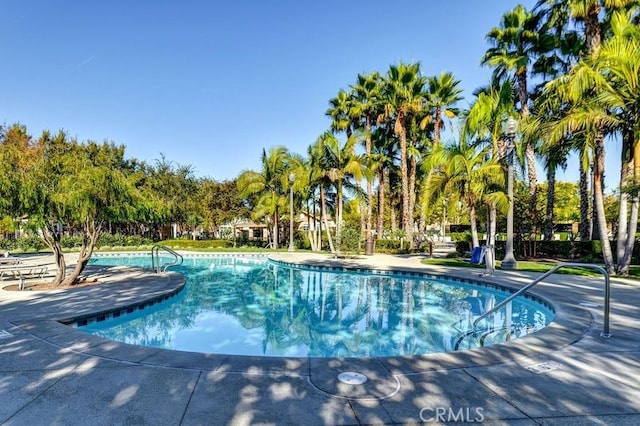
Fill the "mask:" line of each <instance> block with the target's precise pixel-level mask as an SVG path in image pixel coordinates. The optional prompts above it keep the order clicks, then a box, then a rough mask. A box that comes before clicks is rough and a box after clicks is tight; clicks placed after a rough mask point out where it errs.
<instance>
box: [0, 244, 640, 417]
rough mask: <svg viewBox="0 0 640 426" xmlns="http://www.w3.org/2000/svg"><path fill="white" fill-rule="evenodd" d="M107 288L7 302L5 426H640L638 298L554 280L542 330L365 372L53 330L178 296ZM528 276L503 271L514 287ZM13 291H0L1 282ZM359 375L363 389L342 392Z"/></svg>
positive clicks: (311, 261) (3, 301) (132, 283)
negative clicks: (346, 380) (474, 425)
mask: <svg viewBox="0 0 640 426" xmlns="http://www.w3.org/2000/svg"><path fill="white" fill-rule="evenodd" d="M275 257H276V258H277V260H279V261H283V262H295V263H303V264H307V265H311V266H333V267H342V268H355V269H369V268H372V267H374V268H378V269H395V270H402V271H417V272H424V273H430V274H436V275H445V276H448V277H458V278H461V279H473V280H478V281H480V280H483V279H484V278H481V277H478V273H479V272H481V271H482V270H479V269H466V268H458V269H454V268H444V267H435V266H434V267H431V266H429V267H428V266H425V265H422V264H421V263H420V260H421V258H420V256H385V255H375V256H370V257H361V258H357V259H341V260H335V259H330V258H329V257H328V256H320V255H309V254H298V253H282V254H278V255H277V256H275ZM94 273H95V274H97V275H99V276H100V280H101V281H102V282H103V284H101V285H99V286H91V287H85V288H78V289H73V290H56V291H49V292H33V291H32V292H29V291H23V292H8V291H0V330H4V333H3V332H2V331H0V423H2V424H8V425H23V424H24V425H27V424H28V425H40V424H64V425H67V424H78V425H80V424H81V425H94V424H105V425H107V424H109V425H110V424H127V425H129V424H149V425H164V424H167V425H179V424H184V425H191V424H207V425H213V424H240V425H242V424H296V425H297V424H305V425H313V424H327V425H334V424H349V425H351V424H353V425H357V424H415V423H421V422H431V421H433V420H440V421H465V422H469V423H471V422H478V421H483V422H485V423H488V424H562V425H565V424H629V425H637V424H640V381H639V380H638V374H639V373H640V321H639V319H640V295H639V294H638V291H639V290H640V286H639V285H638V284H635V283H625V282H623V281H621V280H613V282H612V291H611V295H612V299H611V333H612V337H611V338H609V339H603V338H601V337H600V333H601V331H602V326H603V313H602V301H603V284H602V282H603V280H602V278H584V277H577V276H569V275H555V276H552V277H550V279H549V280H548V281H545V282H544V283H541V284H540V285H539V286H537V287H535V291H534V292H533V293H535V294H536V295H538V296H540V297H542V298H544V299H546V300H549V301H551V302H552V303H553V305H554V307H555V308H556V311H557V314H556V319H555V321H554V322H553V323H552V324H551V325H550V326H549V327H547V328H545V329H544V330H542V331H540V332H538V333H535V334H534V335H531V336H527V337H525V338H521V339H517V340H513V341H510V342H507V343H504V344H500V345H496V346H492V347H487V348H480V349H475V350H470V351H460V352H454V353H446V354H433V355H427V356H416V357H396V358H372V359H358V360H353V359H317V358H261V357H241V356H227V355H212V354H198V353H187V352H177V351H168V350H162V349H153V348H142V347H136V346H130V345H126V344H122V343H117V342H112V341H106V340H103V339H100V338H98V337H95V336H91V335H87V334H85V333H82V332H80V331H78V330H76V329H72V328H70V327H67V326H65V325H62V324H60V323H58V322H57V321H55V320H62V319H66V318H72V317H77V316H78V315H88V314H90V313H97V312H103V311H105V310H115V309H122V308H126V307H127V306H130V305H133V304H138V303H140V302H142V301H145V300H150V299H157V298H161V297H164V295H166V294H170V293H172V292H175V291H177V290H179V289H180V287H181V286H182V285H184V280H183V278H182V277H181V276H180V275H178V274H172V273H168V274H163V275H156V274H151V273H149V272H147V271H144V270H139V269H133V270H132V269H127V268H122V267H118V268H99V269H95V270H94ZM534 276H535V274H528V273H522V272H505V271H497V272H496V274H495V276H494V277H492V278H491V280H490V281H492V282H497V283H499V284H502V285H506V286H511V287H520V286H522V285H524V284H526V283H528V282H530V281H531V279H532V277H534ZM5 284H9V282H6V283H5V282H0V285H5ZM345 371H356V372H359V373H362V374H364V375H365V376H366V377H367V378H368V381H367V382H366V383H365V384H364V385H346V384H343V383H340V382H339V381H338V380H337V375H338V374H339V373H341V372H345Z"/></svg>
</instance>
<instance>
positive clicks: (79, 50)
mask: <svg viewBox="0 0 640 426" xmlns="http://www.w3.org/2000/svg"><path fill="white" fill-rule="evenodd" d="M518 3H519V2H515V1H513V2H512V1H504V0H483V1H477V0H459V1H450V2H436V1H425V0H404V1H382V0H341V1H337V0H322V1H313V0H297V1H293V0H281V1H277V0H275V1H258V0H254V1H247V0H234V1H215V0H209V1H181V2H178V1H161V0H157V1H150V0H145V1H143V0H136V1H129V0H110V1H106V0H103V1H76V0H57V1H45V0H40V1H35V0H5V1H3V7H2V15H3V24H2V26H0V56H1V57H2V70H1V71H0V73H1V75H2V77H1V78H0V93H2V97H1V100H0V122H2V123H4V124H11V123H14V122H20V123H22V124H24V125H26V126H27V129H28V130H29V132H30V133H31V134H32V135H33V136H35V137H37V136H38V135H39V134H40V132H41V131H42V130H44V129H49V130H52V131H57V130H58V129H61V128H62V129H65V130H66V131H67V132H68V133H69V134H70V135H71V136H75V137H77V138H78V139H80V140H87V139H92V140H96V141H103V140H112V141H114V142H116V143H118V144H124V145H126V147H127V155H128V156H130V157H136V158H139V159H142V160H146V161H149V162H153V161H154V160H155V159H158V158H159V157H160V154H161V153H163V154H165V155H166V157H167V158H168V159H169V160H172V161H174V162H176V163H178V164H191V165H192V166H193V167H194V169H195V171H196V174H197V175H199V176H209V177H212V178H214V179H217V180H222V179H229V178H234V177H236V176H237V175H238V174H239V173H240V172H241V171H242V170H245V169H249V168H258V167H259V158H260V154H261V151H262V148H267V149H268V148H270V147H272V146H274V145H285V146H287V147H288V148H289V149H290V150H291V151H293V152H297V153H300V154H305V153H306V148H307V146H309V145H310V144H311V143H313V142H314V141H315V139H316V138H317V137H318V136H319V135H320V134H321V133H322V132H324V131H325V130H327V129H328V126H329V120H328V119H327V118H326V117H325V111H326V109H327V107H328V100H329V99H330V98H332V97H334V96H335V95H336V94H337V93H338V90H339V89H341V88H345V89H346V88H348V86H349V85H350V84H352V83H353V82H354V81H355V79H356V76H357V74H358V73H361V72H372V71H379V72H381V73H386V71H387V69H388V67H389V65H390V64H395V63H398V62H399V61H404V62H412V61H420V62H421V63H422V67H423V72H424V74H426V75H432V74H438V73H440V72H441V71H450V72H453V73H454V74H455V76H456V77H457V78H458V79H459V80H461V81H462V87H463V88H464V89H465V95H466V96H468V98H467V99H469V100H470V94H471V92H472V91H473V90H474V89H475V88H476V87H478V86H480V85H484V84H486V83H487V82H488V79H489V76H490V70H488V69H486V68H482V67H480V65H479V63H480V58H481V57H482V54H483V53H484V52H485V51H486V49H487V47H488V44H487V42H486V40H485V35H486V33H487V31H488V30H489V29H490V28H491V27H493V26H496V25H498V24H499V20H500V17H501V15H502V14H503V13H504V12H505V11H506V10H508V9H510V8H512V7H514V6H515V5H516V4H518ZM520 3H522V4H524V5H525V6H526V7H528V8H531V7H532V6H533V5H534V3H535V1H534V0H529V1H524V2H520ZM467 105H468V102H467V101H464V102H462V103H461V105H460V106H461V107H466V106H467ZM616 155H617V154H616ZM609 156H611V154H609ZM573 170H574V171H575V167H574V168H573ZM569 174H570V176H569V177H567V178H570V179H574V178H575V177H576V175H575V173H572V172H571V171H570V172H569ZM609 175H611V174H609ZM541 178H542V176H541ZM560 178H562V176H560Z"/></svg>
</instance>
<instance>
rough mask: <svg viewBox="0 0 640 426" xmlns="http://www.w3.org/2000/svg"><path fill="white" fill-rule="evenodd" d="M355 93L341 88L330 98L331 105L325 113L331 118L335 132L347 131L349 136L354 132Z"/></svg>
mask: <svg viewBox="0 0 640 426" xmlns="http://www.w3.org/2000/svg"><path fill="white" fill-rule="evenodd" d="M352 104H353V95H352V94H351V93H348V92H346V91H345V90H343V89H340V91H339V92H338V95H337V96H336V97H335V98H332V99H330V100H329V105H330V106H331V107H330V108H329V109H328V110H327V112H326V113H325V114H326V115H327V117H329V118H331V130H332V131H333V132H336V133H337V132H346V133H347V137H349V136H351V133H353V126H354V119H353V109H352Z"/></svg>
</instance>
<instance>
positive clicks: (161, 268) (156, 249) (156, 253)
mask: <svg viewBox="0 0 640 426" xmlns="http://www.w3.org/2000/svg"><path fill="white" fill-rule="evenodd" d="M160 250H164V251H166V252H167V253H169V254H170V255H172V256H173V258H174V259H173V261H172V262H169V263H165V264H164V265H162V264H161V263H160ZM183 261H184V258H183V257H182V255H181V254H180V253H177V252H176V251H175V250H173V249H171V248H169V247H167V246H163V245H160V244H156V245H154V246H153V247H152V248H151V268H152V269H153V270H155V271H156V273H158V274H159V273H160V272H166V270H167V268H169V267H170V266H178V265H182V262H183Z"/></svg>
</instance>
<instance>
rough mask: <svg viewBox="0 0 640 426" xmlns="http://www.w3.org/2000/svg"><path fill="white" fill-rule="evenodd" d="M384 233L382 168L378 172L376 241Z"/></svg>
mask: <svg viewBox="0 0 640 426" xmlns="http://www.w3.org/2000/svg"><path fill="white" fill-rule="evenodd" d="M383 231H384V167H380V170H379V171H378V220H377V223H376V239H378V238H382V232H383Z"/></svg>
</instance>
